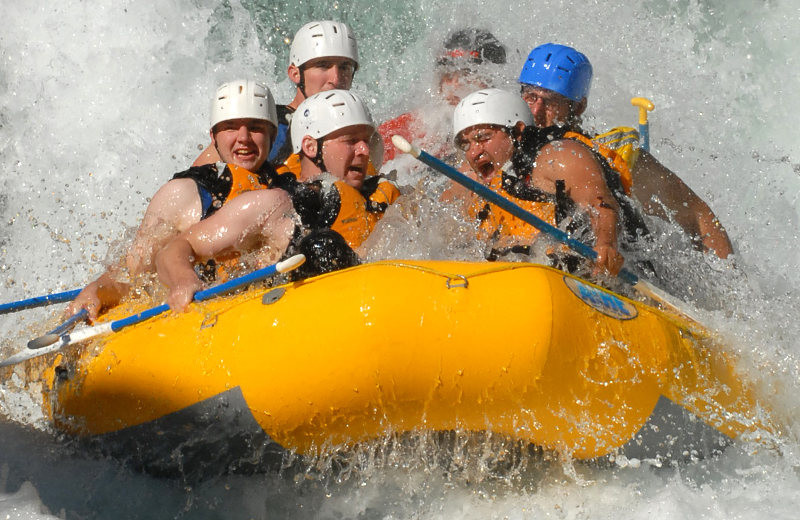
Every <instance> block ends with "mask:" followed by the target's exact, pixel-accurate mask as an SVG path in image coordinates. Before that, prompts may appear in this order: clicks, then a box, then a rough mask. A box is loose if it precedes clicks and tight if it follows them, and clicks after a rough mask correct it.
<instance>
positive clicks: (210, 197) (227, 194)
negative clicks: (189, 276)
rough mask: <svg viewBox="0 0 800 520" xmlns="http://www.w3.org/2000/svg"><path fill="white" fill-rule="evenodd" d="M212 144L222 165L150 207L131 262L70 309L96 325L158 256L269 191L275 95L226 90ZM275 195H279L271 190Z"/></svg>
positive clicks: (215, 105)
mask: <svg viewBox="0 0 800 520" xmlns="http://www.w3.org/2000/svg"><path fill="white" fill-rule="evenodd" d="M210 123H211V124H210V130H209V134H210V136H211V143H212V146H213V147H214V150H215V152H216V153H217V155H218V156H219V157H220V158H221V162H219V163H214V164H208V165H204V166H200V167H192V168H190V169H189V170H187V171H184V172H180V173H177V174H175V176H174V177H173V179H172V180H170V181H169V182H167V183H166V184H165V185H164V186H162V187H161V188H160V189H159V190H158V191H157V192H156V194H155V195H154V196H153V198H152V200H151V201H150V204H149V205H148V207H147V210H146V212H145V215H144V218H143V220H142V223H141V224H140V226H139V229H138V231H137V233H136V237H135V239H134V241H133V244H131V247H130V249H129V250H128V253H127V255H126V258H125V259H124V260H123V261H121V262H120V263H119V264H117V265H112V266H110V267H109V268H108V269H107V270H106V272H105V273H103V274H102V275H101V276H100V277H99V278H98V279H97V280H95V281H94V282H92V283H90V284H89V285H88V286H87V287H86V288H84V290H83V291H81V293H80V294H79V295H78V297H77V298H76V299H75V300H74V301H73V302H72V303H71V304H70V306H69V307H68V309H67V313H68V314H73V313H75V312H77V311H78V310H79V309H81V308H85V309H87V311H88V312H89V317H90V318H91V319H92V320H93V319H95V318H96V317H97V315H98V313H100V312H101V311H103V310H104V309H107V308H109V307H113V306H114V305H116V304H117V303H118V302H119V300H120V299H121V298H122V297H123V296H125V295H126V294H127V293H128V290H129V286H130V284H131V282H132V281H133V279H134V278H135V277H137V276H139V275H141V274H142V273H147V272H152V271H154V270H155V264H154V261H155V255H156V252H157V251H158V250H159V249H160V248H161V247H162V246H163V245H164V244H166V243H167V242H168V241H169V240H170V239H171V238H173V237H174V236H176V235H177V234H178V233H181V232H182V231H185V230H186V229H188V228H189V227H190V226H191V225H192V224H195V223H197V222H199V221H201V220H203V219H205V218H206V217H208V216H210V215H212V214H213V213H214V212H215V211H217V210H218V209H219V208H221V207H222V206H223V205H225V204H226V203H227V202H228V201H230V200H231V199H234V198H235V197H237V196H239V195H241V194H242V193H245V192H248V191H252V190H261V189H263V188H266V187H267V183H268V179H269V178H272V177H273V176H274V175H275V173H274V170H272V167H271V166H270V165H269V163H268V162H267V156H268V155H269V152H270V149H271V146H272V142H273V139H274V138H275V133H276V129H277V115H276V111H275V102H274V100H273V98H272V93H271V92H270V90H269V89H268V88H267V87H266V86H264V85H262V84H260V83H257V82H255V81H247V80H236V81H231V82H229V83H225V84H223V85H221V86H220V87H219V88H218V89H217V91H216V92H215V96H214V99H213V100H212V105H211V118H210ZM271 191H274V190H271Z"/></svg>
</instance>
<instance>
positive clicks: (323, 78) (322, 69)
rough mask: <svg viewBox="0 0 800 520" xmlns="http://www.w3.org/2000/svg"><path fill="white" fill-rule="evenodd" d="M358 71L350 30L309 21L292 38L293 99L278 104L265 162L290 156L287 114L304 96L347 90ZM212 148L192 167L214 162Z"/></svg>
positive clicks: (277, 162)
mask: <svg viewBox="0 0 800 520" xmlns="http://www.w3.org/2000/svg"><path fill="white" fill-rule="evenodd" d="M356 70H358V46H357V45H356V39H355V36H354V35H353V32H352V31H351V30H350V28H349V27H348V26H347V25H346V24H344V23H342V22H335V21H331V20H323V21H316V22H309V23H307V24H305V25H304V26H303V27H301V28H300V29H299V30H298V31H297V33H295V35H294V39H292V45H291V47H290V50H289V68H288V70H287V75H288V76H289V79H290V80H291V81H292V83H294V84H295V85H297V88H296V90H295V96H294V98H293V99H292V101H291V102H289V104H287V105H278V106H277V113H278V134H277V137H276V138H275V143H274V146H273V148H272V152H271V153H270V155H269V162H270V163H272V164H273V165H274V166H279V165H281V164H283V163H284V162H285V161H286V160H287V159H288V158H289V156H290V155H291V153H292V141H291V136H290V135H289V121H290V120H291V114H292V113H293V112H294V111H295V110H296V109H297V107H298V106H299V105H300V103H302V102H303V101H304V100H305V99H306V98H307V97H308V96H311V95H313V94H316V93H317V92H323V91H326V90H333V89H342V90H349V89H350V87H351V85H352V83H353V76H354V75H355V72H356ZM214 152H215V150H214V148H213V147H211V146H209V147H208V148H207V149H206V150H205V151H204V152H203V153H202V154H200V156H199V157H198V158H197V159H196V160H195V162H194V165H195V166H197V165H200V164H206V163H209V162H214V161H216V160H217V158H216V157H215V155H214Z"/></svg>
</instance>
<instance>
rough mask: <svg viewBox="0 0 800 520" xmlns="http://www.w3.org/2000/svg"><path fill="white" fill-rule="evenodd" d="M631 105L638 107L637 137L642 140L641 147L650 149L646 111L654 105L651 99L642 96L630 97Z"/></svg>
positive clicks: (645, 149)
mask: <svg viewBox="0 0 800 520" xmlns="http://www.w3.org/2000/svg"><path fill="white" fill-rule="evenodd" d="M631 105H633V106H635V107H639V137H640V138H641V140H642V149H643V150H644V151H645V152H649V151H650V124H649V123H648V122H647V112H649V111H651V110H653V109H654V108H655V105H654V104H653V102H652V101H650V100H649V99H647V98H643V97H635V98H632V99H631Z"/></svg>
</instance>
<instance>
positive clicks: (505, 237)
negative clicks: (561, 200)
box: [468, 172, 556, 248]
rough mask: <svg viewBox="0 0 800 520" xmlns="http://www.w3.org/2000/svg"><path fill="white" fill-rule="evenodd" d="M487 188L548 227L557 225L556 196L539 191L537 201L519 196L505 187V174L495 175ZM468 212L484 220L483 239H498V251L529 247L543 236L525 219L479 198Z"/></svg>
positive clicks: (482, 227) (481, 222)
mask: <svg viewBox="0 0 800 520" xmlns="http://www.w3.org/2000/svg"><path fill="white" fill-rule="evenodd" d="M518 182H522V181H518ZM487 186H488V188H489V189H491V190H492V191H494V192H496V193H498V194H500V195H502V196H503V197H505V198H507V199H508V200H510V201H511V202H513V203H514V204H516V205H518V206H520V207H521V208H523V209H524V210H526V211H528V212H529V213H533V214H534V215H536V216H537V217H539V218H540V219H542V220H544V221H545V222H547V223H548V224H551V225H554V226H555V225H556V200H555V196H554V195H551V194H548V193H544V192H538V191H537V193H538V194H539V195H540V196H538V197H536V199H535V200H530V199H522V198H519V197H515V196H513V195H511V194H510V193H508V192H507V191H506V190H505V189H504V188H503V172H499V173H498V174H497V175H495V176H494V177H493V178H492V179H491V180H490V181H489V184H488V185H487ZM468 213H469V215H470V216H471V217H473V218H476V219H478V220H480V230H481V235H482V238H484V239H485V238H492V239H494V240H495V241H496V242H495V245H496V247H498V248H508V247H512V246H514V245H529V244H531V243H532V242H533V241H534V240H535V239H536V237H537V236H538V235H539V233H540V232H539V230H538V229H536V228H535V227H534V226H532V225H530V224H528V223H527V222H525V221H524V220H522V219H519V218H517V217H515V216H514V215H512V214H511V213H509V212H508V211H506V210H504V209H502V208H500V207H498V206H495V205H494V204H490V203H487V202H486V201H484V200H483V199H481V198H478V197H476V198H475V201H474V202H473V204H472V205H471V206H470V207H469V208H468Z"/></svg>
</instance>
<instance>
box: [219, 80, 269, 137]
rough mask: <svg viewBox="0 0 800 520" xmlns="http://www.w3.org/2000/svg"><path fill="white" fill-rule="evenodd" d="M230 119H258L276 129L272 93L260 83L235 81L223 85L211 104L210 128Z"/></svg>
mask: <svg viewBox="0 0 800 520" xmlns="http://www.w3.org/2000/svg"><path fill="white" fill-rule="evenodd" d="M231 119H260V120H262V121H268V122H269V123H272V126H274V127H275V128H278V112H277V111H276V110H275V100H274V99H273V98H272V92H270V90H269V89H268V88H267V87H266V86H265V85H264V84H262V83H258V82H256V81H253V80H243V79H237V80H236V81H231V82H228V83H223V84H222V85H220V87H219V88H218V89H217V94H216V95H215V96H214V99H213V101H212V102H211V128H212V129H213V128H214V127H215V126H216V125H217V123H221V122H222V121H230V120H231Z"/></svg>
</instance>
